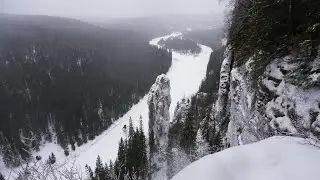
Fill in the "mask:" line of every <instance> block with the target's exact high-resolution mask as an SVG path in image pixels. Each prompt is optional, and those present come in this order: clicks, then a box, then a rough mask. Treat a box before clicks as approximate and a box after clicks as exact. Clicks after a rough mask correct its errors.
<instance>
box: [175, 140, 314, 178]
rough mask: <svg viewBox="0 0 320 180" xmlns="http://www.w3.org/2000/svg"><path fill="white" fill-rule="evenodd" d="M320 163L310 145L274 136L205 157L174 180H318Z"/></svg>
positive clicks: (307, 141)
mask: <svg viewBox="0 0 320 180" xmlns="http://www.w3.org/2000/svg"><path fill="white" fill-rule="evenodd" d="M319 159H320V147H317V146H315V145H313V144H312V142H311V141H309V140H306V139H301V138H294V137H280V136H274V137H271V138H268V139H266V140H262V141H260V142H257V143H253V144H249V145H244V146H236V147H233V148H229V149H226V150H224V151H221V152H219V153H215V154H212V155H208V156H205V157H203V158H201V159H199V160H198V161H195V162H194V163H192V164H191V165H189V166H187V167H186V168H185V169H183V170H182V171H181V172H179V173H178V174H177V175H176V176H174V177H173V178H172V180H194V179H201V180H270V179H272V180H303V179H308V180H318V179H319V175H318V173H317V172H318V167H319V166H320V161H319Z"/></svg>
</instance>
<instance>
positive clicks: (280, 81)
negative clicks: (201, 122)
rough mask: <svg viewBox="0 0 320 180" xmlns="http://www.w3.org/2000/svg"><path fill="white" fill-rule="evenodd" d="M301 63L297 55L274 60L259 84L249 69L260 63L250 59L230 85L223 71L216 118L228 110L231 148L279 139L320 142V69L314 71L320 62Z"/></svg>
mask: <svg viewBox="0 0 320 180" xmlns="http://www.w3.org/2000/svg"><path fill="white" fill-rule="evenodd" d="M299 58H300V57H299V54H297V53H296V54H289V55H287V56H285V57H282V58H276V59H273V60H272V61H271V62H270V63H269V64H268V65H267V67H266V69H265V71H264V72H263V74H262V75H260V76H259V77H258V78H255V79H253V78H252V76H251V71H252V68H251V66H250V64H251V63H252V62H254V61H255V60H254V58H250V59H249V60H248V61H247V63H245V64H244V65H242V66H240V67H233V68H232V69H231V73H230V82H228V75H225V72H226V70H225V69H226V68H224V66H222V71H221V73H223V74H222V75H221V80H222V82H220V89H219V97H218V102H217V104H216V106H217V107H216V111H217V112H218V113H216V117H217V116H218V117H221V116H219V113H221V112H223V111H222V110H223V108H226V109H228V108H229V112H227V113H229V114H227V115H229V117H228V118H229V119H228V120H229V123H228V128H227V133H226V135H225V136H226V139H227V143H228V145H229V144H230V145H231V146H237V145H240V144H242V143H243V144H248V143H252V142H256V141H259V140H262V139H265V138H267V137H270V136H273V135H277V134H287V135H294V136H303V137H308V136H314V135H315V136H317V137H318V138H320V133H319V132H320V131H319V130H320V129H319V128H320V126H319V125H320V121H319V113H320V88H319V84H320V79H318V78H314V77H316V76H317V74H318V73H319V72H320V66H318V67H317V66H314V65H315V64H319V62H320V58H319V56H318V57H317V58H315V59H314V60H313V61H311V62H306V61H301V60H299ZM225 61H226V63H224V64H228V62H229V61H227V60H225ZM224 64H223V65H224ZM227 70H228V69H227ZM308 77H313V78H308ZM228 87H229V88H230V92H229V94H228V98H229V99H228V101H226V99H225V97H226V93H227V91H226V90H227V88H228ZM220 99H222V100H223V101H221V100H220ZM216 121H221V118H216Z"/></svg>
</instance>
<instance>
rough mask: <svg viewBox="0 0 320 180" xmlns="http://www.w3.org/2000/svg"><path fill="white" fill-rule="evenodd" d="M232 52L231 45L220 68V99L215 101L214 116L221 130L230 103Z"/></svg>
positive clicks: (216, 127) (217, 126)
mask: <svg viewBox="0 0 320 180" xmlns="http://www.w3.org/2000/svg"><path fill="white" fill-rule="evenodd" d="M231 62H232V52H231V50H230V47H227V48H226V51H225V54H224V60H223V61H222V64H221V70H220V82H219V90H218V99H217V102H216V103H215V106H213V108H214V110H212V112H214V115H213V116H214V118H215V119H216V120H217V123H215V124H216V125H215V129H216V130H217V131H219V130H220V128H221V127H222V124H225V123H226V122H225V121H226V119H225V117H226V116H227V112H228V109H227V104H228V95H229V89H230V71H231V69H232V67H231V66H232V63H231Z"/></svg>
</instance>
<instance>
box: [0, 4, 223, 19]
mask: <svg viewBox="0 0 320 180" xmlns="http://www.w3.org/2000/svg"><path fill="white" fill-rule="evenodd" d="M1 12H2V13H14V14H42V15H52V16H68V17H79V16H86V17H137V16H147V15H156V14H174V13H177V14H206V13H212V12H214V13H223V8H222V6H221V5H219V2H218V0H0V13H1Z"/></svg>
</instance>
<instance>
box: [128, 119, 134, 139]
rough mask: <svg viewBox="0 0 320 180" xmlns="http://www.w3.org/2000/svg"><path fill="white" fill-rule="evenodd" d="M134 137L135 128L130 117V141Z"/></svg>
mask: <svg viewBox="0 0 320 180" xmlns="http://www.w3.org/2000/svg"><path fill="white" fill-rule="evenodd" d="M133 135H134V128H133V123H132V118H131V117H130V119H129V140H130V139H131V138H132V137H133Z"/></svg>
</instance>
